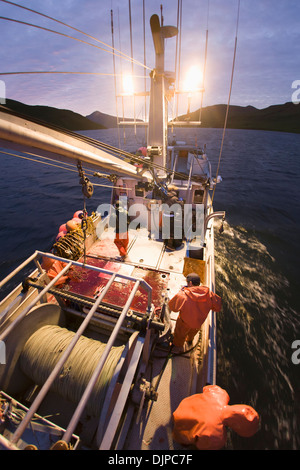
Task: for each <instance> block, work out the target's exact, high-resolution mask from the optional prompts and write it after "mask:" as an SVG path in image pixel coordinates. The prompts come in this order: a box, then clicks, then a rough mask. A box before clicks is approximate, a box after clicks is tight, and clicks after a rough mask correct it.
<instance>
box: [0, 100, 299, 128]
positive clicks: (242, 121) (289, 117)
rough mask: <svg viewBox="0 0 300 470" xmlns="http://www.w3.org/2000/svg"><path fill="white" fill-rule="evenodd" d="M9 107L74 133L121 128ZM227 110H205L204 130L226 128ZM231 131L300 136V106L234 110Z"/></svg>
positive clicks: (96, 117) (96, 118) (103, 118)
mask: <svg viewBox="0 0 300 470" xmlns="http://www.w3.org/2000/svg"><path fill="white" fill-rule="evenodd" d="M5 106H6V107H7V108H9V109H11V110H13V111H15V112H17V113H20V114H22V115H25V116H28V118H29V119H30V118H32V119H38V120H40V121H44V122H46V123H49V124H52V125H55V126H58V127H63V128H64V129H67V130H71V131H78V130H95V129H104V128H112V127H116V124H117V118H116V117H115V116H110V115H108V114H104V113H101V112H100V111H94V112H93V113H92V114H90V115H88V116H82V115H81V114H78V113H75V112H73V111H70V110H67V109H58V108H53V107H50V106H31V105H26V104H23V103H20V102H19V101H15V100H11V99H7V100H6V105H5ZM226 107H227V106H226V105H225V104H218V105H214V106H207V107H205V108H203V109H202V116H201V127H205V128H223V126H224V121H225V114H226ZM178 119H179V120H185V121H188V120H190V121H198V120H199V110H197V111H194V112H192V113H190V114H189V115H186V114H185V115H183V116H179V118H178ZM125 120H132V118H125ZM227 128H229V129H253V130H266V131H279V132H294V133H300V105H295V104H293V103H291V102H289V103H285V104H280V105H273V106H269V107H268V108H264V109H257V108H255V107H253V106H246V107H243V106H230V109H229V114H228V122H227Z"/></svg>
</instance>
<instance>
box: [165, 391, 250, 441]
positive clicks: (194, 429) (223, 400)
mask: <svg viewBox="0 0 300 470" xmlns="http://www.w3.org/2000/svg"><path fill="white" fill-rule="evenodd" d="M228 403H229V395H228V393H227V392H226V391H225V390H223V389H222V388H220V387H218V386H217V385H208V386H206V387H204V388H203V393H198V394H195V395H192V396H190V397H187V398H185V399H184V400H182V401H181V403H180V404H179V406H178V408H177V409H176V410H175V412H174V413H173V419H174V428H173V438H174V440H175V441H177V442H178V443H180V444H183V445H194V446H196V448H197V449H202V450H217V449H221V448H222V447H224V445H225V443H226V438H227V435H226V434H227V433H226V426H230V427H232V429H234V431H236V432H237V433H238V434H240V435H241V436H244V437H250V436H252V435H253V434H254V433H255V432H256V431H257V429H258V424H259V417H258V414H257V413H256V411H255V410H254V409H253V408H252V407H250V406H248V405H233V406H229V405H228Z"/></svg>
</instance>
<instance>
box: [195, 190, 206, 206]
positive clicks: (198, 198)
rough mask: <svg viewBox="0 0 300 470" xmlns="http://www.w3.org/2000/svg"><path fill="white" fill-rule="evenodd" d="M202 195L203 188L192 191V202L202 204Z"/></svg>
mask: <svg viewBox="0 0 300 470" xmlns="http://www.w3.org/2000/svg"><path fill="white" fill-rule="evenodd" d="M203 196H204V190H203V189H196V190H195V192H194V204H202V202H203Z"/></svg>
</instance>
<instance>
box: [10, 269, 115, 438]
mask: <svg viewBox="0 0 300 470" xmlns="http://www.w3.org/2000/svg"><path fill="white" fill-rule="evenodd" d="M115 277H116V273H114V274H113V275H112V277H111V278H110V279H109V281H108V283H107V284H106V286H105V289H104V290H103V291H102V293H101V295H100V296H99V297H98V298H97V300H96V302H95V304H94V305H93V307H92V308H91V310H90V311H89V313H88V315H87V316H86V318H85V319H84V321H83V322H82V323H81V325H80V327H79V328H78V330H77V332H76V334H75V335H74V336H73V338H72V341H71V342H70V344H69V345H68V347H67V348H66V349H65V351H64V353H63V354H62V356H61V358H60V360H59V361H58V363H57V364H56V366H55V367H54V369H53V371H52V372H51V374H50V375H49V377H48V379H47V380H46V382H45V383H44V385H43V387H42V388H41V390H40V392H39V393H38V395H37V397H36V398H35V400H34V402H33V403H32V405H31V407H30V408H29V410H28V412H27V414H26V415H25V417H24V419H23V420H22V422H21V424H20V425H19V426H18V428H17V429H16V431H15V433H14V435H13V436H12V439H11V442H12V443H16V442H18V440H19V439H20V437H21V436H22V434H23V432H24V431H25V429H26V427H27V425H28V424H29V422H30V420H31V419H32V417H33V415H34V413H35V412H36V411H37V409H38V408H39V406H40V404H41V403H42V401H43V399H44V398H45V396H46V395H47V393H48V392H49V389H50V387H51V385H52V383H53V382H54V380H55V379H56V376H57V375H58V374H59V372H60V371H61V369H62V367H63V365H64V363H65V362H66V360H67V359H68V357H69V356H70V354H71V352H72V350H73V349H74V347H75V345H76V343H77V341H78V340H79V338H80V336H81V335H82V334H83V332H84V330H85V329H86V327H87V325H88V323H89V322H90V320H91V318H92V316H93V315H94V313H95V311H96V310H97V308H98V306H99V304H100V302H101V301H102V299H103V297H104V296H105V294H106V292H107V291H108V289H109V288H110V286H111V284H112V283H113V282H114V280H115Z"/></svg>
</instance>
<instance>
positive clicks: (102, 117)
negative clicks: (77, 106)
mask: <svg viewBox="0 0 300 470" xmlns="http://www.w3.org/2000/svg"><path fill="white" fill-rule="evenodd" d="M86 118H87V119H90V120H91V121H93V122H96V123H97V124H100V125H102V126H104V127H117V118H116V116H111V115H110V114H104V113H101V112H100V111H94V112H93V113H92V114H89V115H88V116H86ZM120 120H121V121H123V118H119V121H120ZM124 121H133V118H124ZM136 121H137V122H141V119H136Z"/></svg>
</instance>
